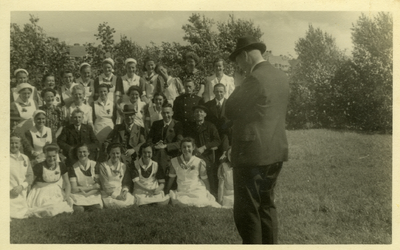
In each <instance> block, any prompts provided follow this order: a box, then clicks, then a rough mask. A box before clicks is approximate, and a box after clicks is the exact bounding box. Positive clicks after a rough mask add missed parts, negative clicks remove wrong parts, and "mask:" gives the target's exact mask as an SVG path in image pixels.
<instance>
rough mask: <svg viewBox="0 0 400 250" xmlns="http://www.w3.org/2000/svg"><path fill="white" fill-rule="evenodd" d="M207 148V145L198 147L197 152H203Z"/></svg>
mask: <svg viewBox="0 0 400 250" xmlns="http://www.w3.org/2000/svg"><path fill="white" fill-rule="evenodd" d="M205 150H206V146H202V147H199V148H197V152H199V153H200V154H203V153H204V151H205Z"/></svg>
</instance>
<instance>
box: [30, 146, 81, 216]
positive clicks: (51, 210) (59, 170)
mask: <svg viewBox="0 0 400 250" xmlns="http://www.w3.org/2000/svg"><path fill="white" fill-rule="evenodd" d="M58 152H59V147H58V146H57V145H56V144H48V145H46V146H44V147H43V153H44V154H45V158H46V160H45V161H43V162H41V163H38V164H36V165H35V166H34V167H33V174H34V176H35V180H34V182H33V185H32V189H31V191H30V192H29V194H28V198H27V202H28V206H29V211H30V213H29V214H30V215H33V216H37V217H40V218H41V217H49V216H54V215H57V214H60V213H64V212H65V213H72V212H73V211H74V210H73V209H72V204H73V198H72V197H71V196H70V194H71V185H70V182H69V179H68V172H67V167H66V166H65V165H64V163H62V162H58V161H57V159H58Z"/></svg>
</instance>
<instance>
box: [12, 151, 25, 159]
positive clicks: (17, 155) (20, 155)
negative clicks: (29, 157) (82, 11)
mask: <svg viewBox="0 0 400 250" xmlns="http://www.w3.org/2000/svg"><path fill="white" fill-rule="evenodd" d="M10 157H11V158H13V159H15V160H20V159H21V158H23V157H22V154H21V152H19V151H18V153H16V154H11V153H10Z"/></svg>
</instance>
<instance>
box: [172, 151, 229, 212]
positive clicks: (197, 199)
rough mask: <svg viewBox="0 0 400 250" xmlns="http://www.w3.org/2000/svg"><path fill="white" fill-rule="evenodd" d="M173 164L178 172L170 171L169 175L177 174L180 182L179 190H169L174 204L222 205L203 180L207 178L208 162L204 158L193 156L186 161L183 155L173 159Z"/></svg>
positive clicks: (218, 206) (178, 182)
mask: <svg viewBox="0 0 400 250" xmlns="http://www.w3.org/2000/svg"><path fill="white" fill-rule="evenodd" d="M171 165H172V167H173V168H174V170H175V173H176V174H171V173H170V174H169V177H172V178H173V177H175V176H177V184H178V189H177V190H170V192H169V196H170V197H171V201H172V204H173V205H187V206H196V207H206V206H212V207H217V208H220V207H221V205H220V204H218V202H216V200H215V197H214V196H213V195H212V194H210V192H209V191H208V190H207V189H206V186H205V184H204V182H203V181H202V180H201V179H203V180H204V179H207V172H206V164H205V162H204V161H203V160H201V159H200V158H198V157H196V156H192V158H191V159H190V160H189V162H187V163H185V161H184V160H183V156H182V155H181V156H178V157H175V158H173V159H171ZM200 178H201V179H200Z"/></svg>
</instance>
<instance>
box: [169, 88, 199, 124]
mask: <svg viewBox="0 0 400 250" xmlns="http://www.w3.org/2000/svg"><path fill="white" fill-rule="evenodd" d="M202 103H203V99H202V98H201V97H199V96H197V95H195V94H192V95H189V94H183V95H180V96H178V97H177V98H176V99H175V101H174V105H173V111H174V116H173V118H174V119H175V120H177V121H180V122H183V123H187V122H191V121H193V120H194V119H193V110H192V108H193V107H194V106H196V105H199V104H202Z"/></svg>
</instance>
